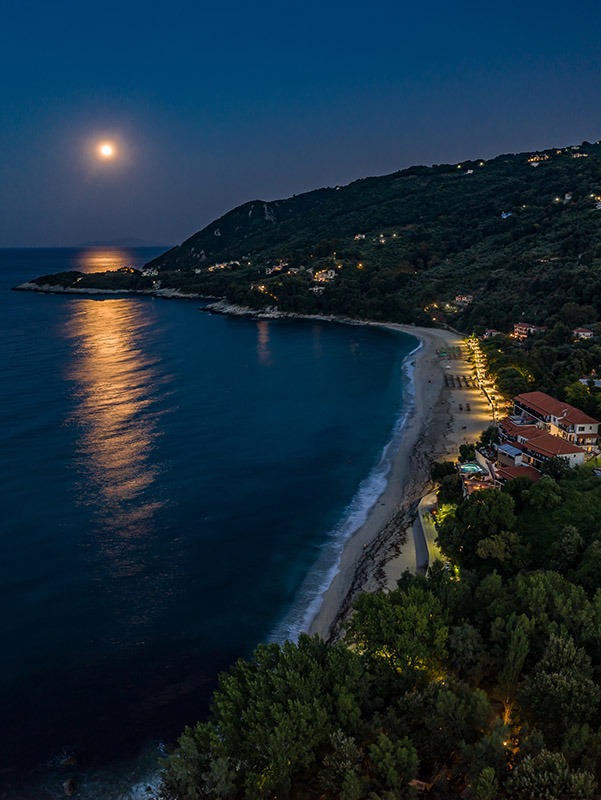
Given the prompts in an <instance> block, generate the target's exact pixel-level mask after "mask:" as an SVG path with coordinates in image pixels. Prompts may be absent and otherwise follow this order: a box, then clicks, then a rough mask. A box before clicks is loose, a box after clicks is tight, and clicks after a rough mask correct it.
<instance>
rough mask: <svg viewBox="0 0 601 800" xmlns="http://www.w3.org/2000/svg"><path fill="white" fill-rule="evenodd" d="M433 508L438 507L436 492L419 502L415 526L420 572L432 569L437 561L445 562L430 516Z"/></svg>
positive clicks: (425, 496)
mask: <svg viewBox="0 0 601 800" xmlns="http://www.w3.org/2000/svg"><path fill="white" fill-rule="evenodd" d="M433 506H436V492H430V494H426V495H424V497H422V499H421V500H420V501H419V504H418V507H417V518H416V520H415V522H414V524H413V538H414V540H415V555H416V562H417V568H418V570H420V571H425V569H424V568H425V567H426V565H427V566H428V567H431V566H432V564H433V563H434V562H435V561H436V560H437V559H438V560H440V561H442V560H444V559H443V557H442V553H441V552H440V550H439V548H438V546H437V545H436V536H437V533H436V528H435V527H434V523H433V522H432V519H431V518H430V514H429V511H430V509H431V508H432V507H433Z"/></svg>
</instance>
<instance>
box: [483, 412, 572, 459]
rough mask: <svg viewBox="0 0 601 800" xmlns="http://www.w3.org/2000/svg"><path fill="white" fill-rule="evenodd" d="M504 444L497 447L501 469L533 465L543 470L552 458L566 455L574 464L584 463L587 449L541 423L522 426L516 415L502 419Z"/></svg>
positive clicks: (502, 439)
mask: <svg viewBox="0 0 601 800" xmlns="http://www.w3.org/2000/svg"><path fill="white" fill-rule="evenodd" d="M499 435H500V438H501V441H502V443H501V444H500V445H499V446H498V448H497V454H498V462H499V466H500V467H501V468H513V467H521V466H530V467H533V468H534V469H537V470H540V468H541V467H542V465H543V464H544V463H545V461H549V459H551V458H560V457H561V458H565V459H567V461H568V463H569V465H570V467H576V466H580V465H581V464H584V456H585V454H586V451H585V450H584V448H582V447H580V446H578V445H576V444H573V443H572V442H570V441H567V440H566V439H562V438H561V437H559V436H553V435H552V434H550V433H547V431H545V430H543V429H542V428H539V427H538V426H537V425H529V424H525V425H519V424H516V421H515V419H514V418H513V417H505V418H504V419H502V420H500V422H499Z"/></svg>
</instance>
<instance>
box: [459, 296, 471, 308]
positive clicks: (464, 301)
mask: <svg viewBox="0 0 601 800" xmlns="http://www.w3.org/2000/svg"><path fill="white" fill-rule="evenodd" d="M473 299H474V298H473V295H471V294H458V295H455V302H456V303H457V305H458V306H463V307H465V306H469V304H470V303H471V302H472V300H473Z"/></svg>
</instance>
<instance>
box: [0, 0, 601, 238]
mask: <svg viewBox="0 0 601 800" xmlns="http://www.w3.org/2000/svg"><path fill="white" fill-rule="evenodd" d="M1 28H2V30H1V32H0V65H1V67H2V79H1V80H0V147H1V157H0V246H55V245H56V246H60V245H76V244H80V243H83V242H86V241H90V240H107V241H110V240H115V239H122V238H124V237H129V238H135V239H141V240H147V241H149V242H153V243H154V242H156V243H159V244H174V243H176V242H179V241H181V240H182V239H184V238H186V237H187V236H189V235H191V234H192V233H193V232H194V231H196V230H198V229H200V228H201V227H203V226H204V225H206V224H207V223H208V222H210V221H211V220H212V219H214V218H215V217H217V216H219V215H221V214H223V213H224V212H225V211H227V210H229V209H230V208H232V207H233V206H236V205H238V204H240V203H243V202H245V201H247V200H252V199H257V198H260V199H264V200H272V199H277V198H280V197H286V196H289V195H291V194H298V193H300V192H303V191H307V190H309V189H313V188H317V187H320V186H334V185H337V184H344V183H348V182H349V181H351V180H354V179H355V178H359V177H364V176H366V175H376V174H384V173H388V172H393V171H394V170H397V169H401V168H403V167H406V166H410V165H411V164H415V163H425V164H431V163H442V162H454V161H459V160H461V159H464V158H467V157H473V158H477V157H483V158H486V157H490V156H493V155H496V154H499V153H505V152H515V151H520V150H531V149H538V148H545V147H551V146H555V145H567V144H573V143H577V142H581V141H582V140H597V139H599V138H600V136H601V35H600V31H601V3H599V2H598V1H597V2H580V3H577V4H570V3H565V2H564V3H555V2H553V3H541V2H536V3H535V2H505V3H488V2H479V3H475V2H461V1H460V0H455V1H454V2H451V1H450V0H449V1H448V2H421V3H410V4H409V3H404V2H402V1H401V2H372V3H367V2H353V1H352V0H345V2H338V1H336V2H327V0H325V1H324V2H314V1H313V0H309V1H308V2H303V3H299V2H294V1H293V2H277V3H276V2H272V0H267V1H266V0H259V1H258V2H254V3H253V2H244V3H242V2H221V3H218V2H214V3H210V4H209V3H204V2H180V1H179V0H174V1H173V2H161V3H160V4H159V3H154V2H145V3H135V2H128V0H125V2H122V3H115V2H98V3H89V2H77V3H76V2H74V0H71V1H70V2H60V0H59V1H58V2H48V1H47V0H44V1H43V2H40V1H39V0H33V2H29V3H27V2H21V3H16V2H13V3H10V4H5V6H4V8H3V14H2V26H1ZM101 140H110V141H112V142H114V143H115V144H116V147H117V156H116V157H115V158H114V159H112V160H110V161H107V162H101V160H100V159H99V158H98V157H97V156H96V154H95V151H94V147H95V146H96V144H97V143H98V142H99V141H101Z"/></svg>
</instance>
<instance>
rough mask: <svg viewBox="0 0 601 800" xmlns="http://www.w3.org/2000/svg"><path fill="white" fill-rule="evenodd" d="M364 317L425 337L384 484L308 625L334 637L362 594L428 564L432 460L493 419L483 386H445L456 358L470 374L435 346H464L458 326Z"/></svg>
mask: <svg viewBox="0 0 601 800" xmlns="http://www.w3.org/2000/svg"><path fill="white" fill-rule="evenodd" d="M339 321H341V322H342V321H344V320H339ZM360 324H361V323H360ZM362 324H365V325H372V326H374V327H375V326H378V327H383V328H388V329H391V330H397V331H401V332H403V333H407V334H410V335H412V336H415V337H416V338H418V339H419V340H420V342H421V347H419V348H417V350H414V351H413V352H412V353H410V354H409V355H408V356H407V357H406V358H407V360H409V359H413V361H414V365H415V366H414V371H413V391H414V395H413V403H412V407H411V408H410V409H409V413H408V418H407V420H406V425H405V427H404V429H403V435H402V439H401V441H400V443H399V447H398V449H397V451H396V453H395V454H394V456H393V458H392V463H391V467H390V471H389V474H388V481H387V485H386V489H385V490H384V492H383V493H382V494H381V495H380V497H379V498H378V499H377V501H376V502H375V504H374V505H373V506H372V507H371V509H370V510H369V513H368V516H367V519H366V520H365V522H364V523H363V525H362V526H361V527H359V528H358V529H357V530H356V531H355V532H354V533H353V534H352V535H351V536H350V537H349V538H348V539H347V540H346V542H345V544H344V548H343V550H342V553H341V555H340V558H339V562H338V565H337V569H336V573H335V574H334V576H333V578H332V580H331V582H330V584H329V586H328V588H327V589H326V590H325V591H324V592H323V593H322V595H321V603H320V606H319V608H318V610H317V612H316V614H315V616H314V617H313V619H312V621H311V622H310V624H309V625H308V628H307V632H308V633H309V634H310V635H315V634H318V635H319V636H321V637H322V638H324V639H326V640H328V641H335V640H336V639H337V638H339V636H340V635H341V632H342V628H343V627H344V623H345V621H346V619H347V617H348V614H349V612H350V609H351V605H352V602H353V600H354V599H355V597H356V596H357V595H358V594H360V593H361V592H370V591H371V592H373V591H378V590H382V589H384V590H388V591H389V590H391V589H394V588H396V582H397V581H398V579H399V578H400V577H401V575H402V574H403V572H404V571H405V570H406V569H409V570H410V571H411V572H415V571H417V570H419V569H423V568H424V567H425V566H426V564H427V561H426V562H425V563H424V561H425V559H424V558H423V555H422V548H420V547H419V536H420V535H421V531H420V530H419V529H418V530H416V529H414V525H415V526H416V527H417V526H419V520H418V519H417V504H418V501H419V500H420V499H421V497H422V496H423V495H424V494H425V493H426V492H427V490H428V489H429V488H430V487H431V481H430V468H431V465H432V463H433V462H434V461H436V460H440V459H441V458H444V457H454V456H456V455H458V451H459V446H460V444H462V443H464V442H471V441H475V440H476V439H477V438H478V436H479V434H480V432H481V431H482V429H483V428H485V427H486V425H487V424H488V423H489V422H490V419H491V416H490V414H489V412H488V405H487V403H486V401H485V400H484V399H482V397H481V395H480V394H479V392H478V390H475V389H471V390H467V389H455V390H451V389H448V388H446V387H445V381H444V377H443V376H444V374H445V372H446V370H445V367H447V366H448V365H452V366H451V373H452V372H453V366H455V367H456V368H457V370H458V371H460V372H461V374H471V366H470V365H469V363H467V362H466V361H465V360H464V359H463V358H461V359H450V360H449V359H444V358H441V357H440V356H439V355H438V354H437V353H436V350H437V349H438V350H446V351H447V352H448V348H450V347H460V345H461V341H462V337H461V336H460V335H459V334H457V333H455V332H453V331H448V330H442V329H436V328H420V327H414V326H412V325H401V324H397V323H377V322H364V323H362ZM468 402H469V403H470V405H471V407H472V411H471V412H469V413H468V412H459V411H458V409H459V404H461V405H465V403H468ZM418 549H419V550H420V552H419V554H418ZM426 558H427V556H426ZM420 562H421V563H420Z"/></svg>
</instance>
